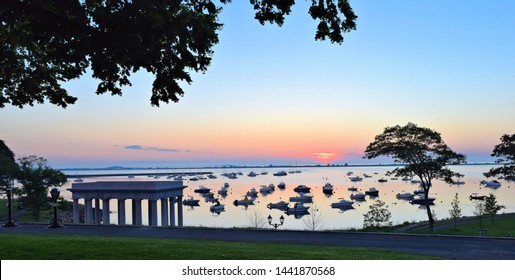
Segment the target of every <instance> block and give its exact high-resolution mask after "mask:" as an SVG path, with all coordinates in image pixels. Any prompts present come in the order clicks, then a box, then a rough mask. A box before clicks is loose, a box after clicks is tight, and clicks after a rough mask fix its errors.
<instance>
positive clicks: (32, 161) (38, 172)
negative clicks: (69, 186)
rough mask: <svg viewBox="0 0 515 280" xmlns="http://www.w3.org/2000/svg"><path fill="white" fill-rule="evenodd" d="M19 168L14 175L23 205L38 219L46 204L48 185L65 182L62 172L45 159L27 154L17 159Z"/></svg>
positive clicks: (52, 185)
mask: <svg viewBox="0 0 515 280" xmlns="http://www.w3.org/2000/svg"><path fill="white" fill-rule="evenodd" d="M19 165H20V170H19V172H18V174H17V176H16V178H17V179H18V182H20V183H21V184H22V189H21V194H22V195H24V198H23V205H24V206H25V207H28V208H30V209H31V211H32V216H33V218H34V220H36V221H39V219H40V213H41V210H42V209H43V208H44V207H45V206H47V204H48V201H49V199H48V197H49V195H48V194H49V190H48V189H49V188H50V187H60V186H62V185H63V184H64V183H66V181H67V178H66V175H64V173H62V172H61V171H59V170H56V169H53V168H51V167H50V166H49V165H48V164H47V161H46V159H44V158H41V157H36V156H29V157H24V158H20V159H19Z"/></svg>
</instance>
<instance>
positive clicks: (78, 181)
mask: <svg viewBox="0 0 515 280" xmlns="http://www.w3.org/2000/svg"><path fill="white" fill-rule="evenodd" d="M73 181H74V182H75V183H82V182H84V180H83V179H82V178H76V179H75V180H73Z"/></svg>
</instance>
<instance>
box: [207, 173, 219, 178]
mask: <svg viewBox="0 0 515 280" xmlns="http://www.w3.org/2000/svg"><path fill="white" fill-rule="evenodd" d="M207 178H209V179H216V178H217V177H216V176H215V175H213V174H209V175H207Z"/></svg>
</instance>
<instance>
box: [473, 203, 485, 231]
mask: <svg viewBox="0 0 515 280" xmlns="http://www.w3.org/2000/svg"><path fill="white" fill-rule="evenodd" d="M474 214H475V215H476V216H477V217H478V219H479V231H480V232H482V231H483V219H482V217H483V215H484V214H485V203H484V202H483V201H479V202H478V203H477V204H476V208H475V209H474Z"/></svg>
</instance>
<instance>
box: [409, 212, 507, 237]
mask: <svg viewBox="0 0 515 280" xmlns="http://www.w3.org/2000/svg"><path fill="white" fill-rule="evenodd" d="M481 225H482V229H484V230H486V231H487V234H486V235H487V236H495V237H513V236H514V235H515V213H510V214H504V215H496V216H495V217H494V220H493V223H492V219H491V217H490V216H484V217H482V223H481ZM479 229H480V226H479V219H478V218H473V219H472V220H470V221H468V222H466V223H460V222H458V224H457V227H456V229H455V228H454V222H452V221H449V223H448V224H447V226H446V227H445V228H442V229H439V228H438V226H435V231H434V233H436V234H451V235H469V236H478V235H479V233H478V231H479ZM408 232H409V233H429V230H428V228H421V229H414V230H413V231H408Z"/></svg>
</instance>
